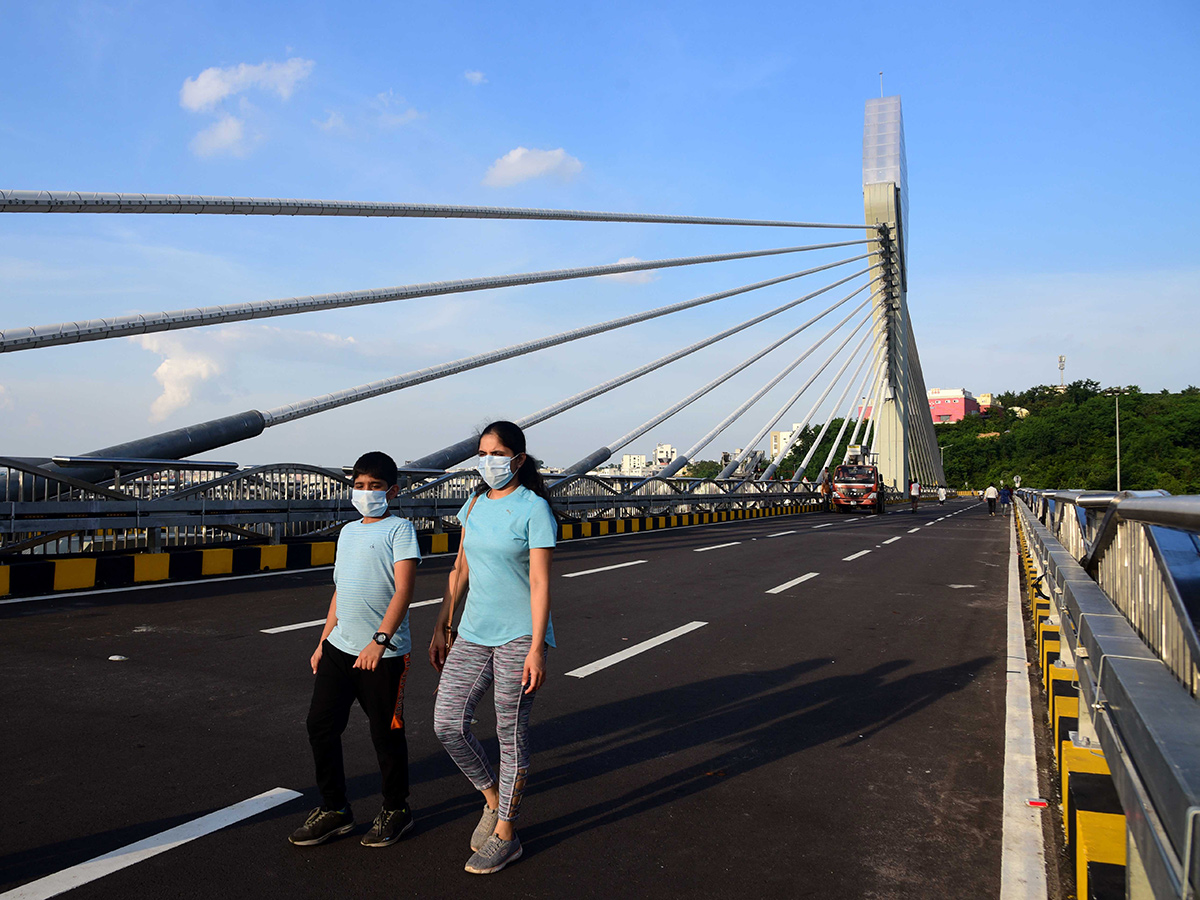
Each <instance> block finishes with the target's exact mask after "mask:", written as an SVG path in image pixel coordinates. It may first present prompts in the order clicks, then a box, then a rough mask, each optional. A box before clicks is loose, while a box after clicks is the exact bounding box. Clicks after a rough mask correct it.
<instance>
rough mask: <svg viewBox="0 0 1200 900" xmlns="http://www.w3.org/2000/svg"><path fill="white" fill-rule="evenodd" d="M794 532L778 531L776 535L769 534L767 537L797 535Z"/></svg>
mask: <svg viewBox="0 0 1200 900" xmlns="http://www.w3.org/2000/svg"><path fill="white" fill-rule="evenodd" d="M795 533H796V532H794V531H777V532H775V533H774V534H768V535H767V537H783V536H784V535H785V534H795Z"/></svg>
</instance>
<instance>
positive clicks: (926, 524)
mask: <svg viewBox="0 0 1200 900" xmlns="http://www.w3.org/2000/svg"><path fill="white" fill-rule="evenodd" d="M936 524H937V522H926V523H925V527H926V528H928V527H929V526H930V525H936Z"/></svg>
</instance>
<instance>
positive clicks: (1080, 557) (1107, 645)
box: [1015, 489, 1200, 898]
mask: <svg viewBox="0 0 1200 900" xmlns="http://www.w3.org/2000/svg"><path fill="white" fill-rule="evenodd" d="M1015 506H1016V510H1017V514H1018V516H1019V518H1020V522H1021V526H1022V531H1023V533H1024V534H1025V536H1026V538H1027V541H1028V547H1029V550H1030V553H1031V555H1032V557H1033V562H1034V565H1035V567H1036V569H1037V571H1038V572H1039V573H1040V579H1039V580H1044V582H1045V584H1046V586H1047V587H1048V591H1047V593H1048V595H1049V597H1050V601H1051V604H1052V606H1053V610H1052V611H1051V617H1052V620H1054V621H1057V623H1058V629H1059V634H1060V639H1061V643H1062V651H1063V657H1064V659H1068V660H1070V661H1072V662H1073V664H1074V668H1075V671H1076V681H1077V684H1078V687H1079V730H1080V734H1081V736H1082V737H1081V740H1083V741H1084V742H1085V743H1086V741H1087V740H1088V738H1089V737H1091V738H1092V739H1093V740H1095V741H1097V742H1098V743H1099V744H1100V746H1101V748H1102V749H1103V752H1104V757H1105V760H1106V761H1107V762H1108V765H1109V768H1110V770H1111V772H1112V776H1113V783H1114V785H1115V787H1116V789H1117V793H1118V795H1119V796H1120V799H1121V805H1122V808H1123V810H1124V812H1125V821H1126V827H1127V829H1128V831H1129V835H1130V837H1131V838H1132V848H1133V850H1134V851H1135V852H1136V854H1137V857H1138V860H1139V862H1140V865H1141V869H1142V871H1143V872H1144V874H1145V877H1146V880H1147V881H1148V882H1149V885H1150V888H1151V891H1152V893H1153V896H1154V897H1156V898H1168V897H1172V898H1181V897H1190V896H1200V893H1196V891H1197V888H1198V887H1200V872H1198V871H1197V867H1196V865H1195V861H1196V860H1197V859H1200V832H1197V831H1196V829H1195V822H1196V812H1197V810H1200V702H1198V701H1197V687H1198V684H1200V681H1198V677H1197V670H1196V661H1197V660H1198V659H1200V653H1197V641H1196V637H1197V635H1196V627H1195V624H1194V623H1195V620H1194V618H1193V614H1194V613H1195V612H1197V611H1200V497H1195V496H1189V497H1171V496H1169V495H1167V494H1165V492H1161V491H1152V492H1134V491H1127V492H1124V493H1122V494H1113V493H1110V492H1108V493H1100V492H1081V491H1035V490H1025V489H1023V490H1021V491H1019V492H1018V502H1017V503H1016V504H1015ZM1072 737H1073V738H1074V735H1072ZM1189 885H1190V887H1189Z"/></svg>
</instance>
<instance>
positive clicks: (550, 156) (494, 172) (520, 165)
mask: <svg viewBox="0 0 1200 900" xmlns="http://www.w3.org/2000/svg"><path fill="white" fill-rule="evenodd" d="M581 171H583V163H582V162H580V161H579V160H578V159H576V158H575V157H574V156H571V154H569V153H567V151H566V150H564V149H563V148H562V147H559V148H558V149H557V150H530V149H528V148H526V147H517V148H516V149H515V150H509V151H508V152H507V153H505V154H504V155H503V156H502V157H500V158H499V159H498V160H496V161H495V162H494V163H492V164H491V166H490V167H488V170H487V174H486V175H485V176H484V177H483V183H484V184H486V185H487V186H488V187H509V186H510V185H514V184H520V183H521V182H522V181H528V180H529V179H531V178H542V177H544V176H547V175H553V176H554V177H556V178H559V179H561V180H563V181H569V180H570V179H572V178H574V177H575V176H576V175H578V174H579V173H580V172H581Z"/></svg>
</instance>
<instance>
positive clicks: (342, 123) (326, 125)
mask: <svg viewBox="0 0 1200 900" xmlns="http://www.w3.org/2000/svg"><path fill="white" fill-rule="evenodd" d="M313 124H314V125H316V126H317V127H318V128H320V129H321V130H322V131H341V130H342V129H344V128H345V127H346V120H345V119H343V118H342V114H341V113H340V112H338V111H337V110H333V109H331V110H329V115H328V116H327V117H326V118H324V119H313Z"/></svg>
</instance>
